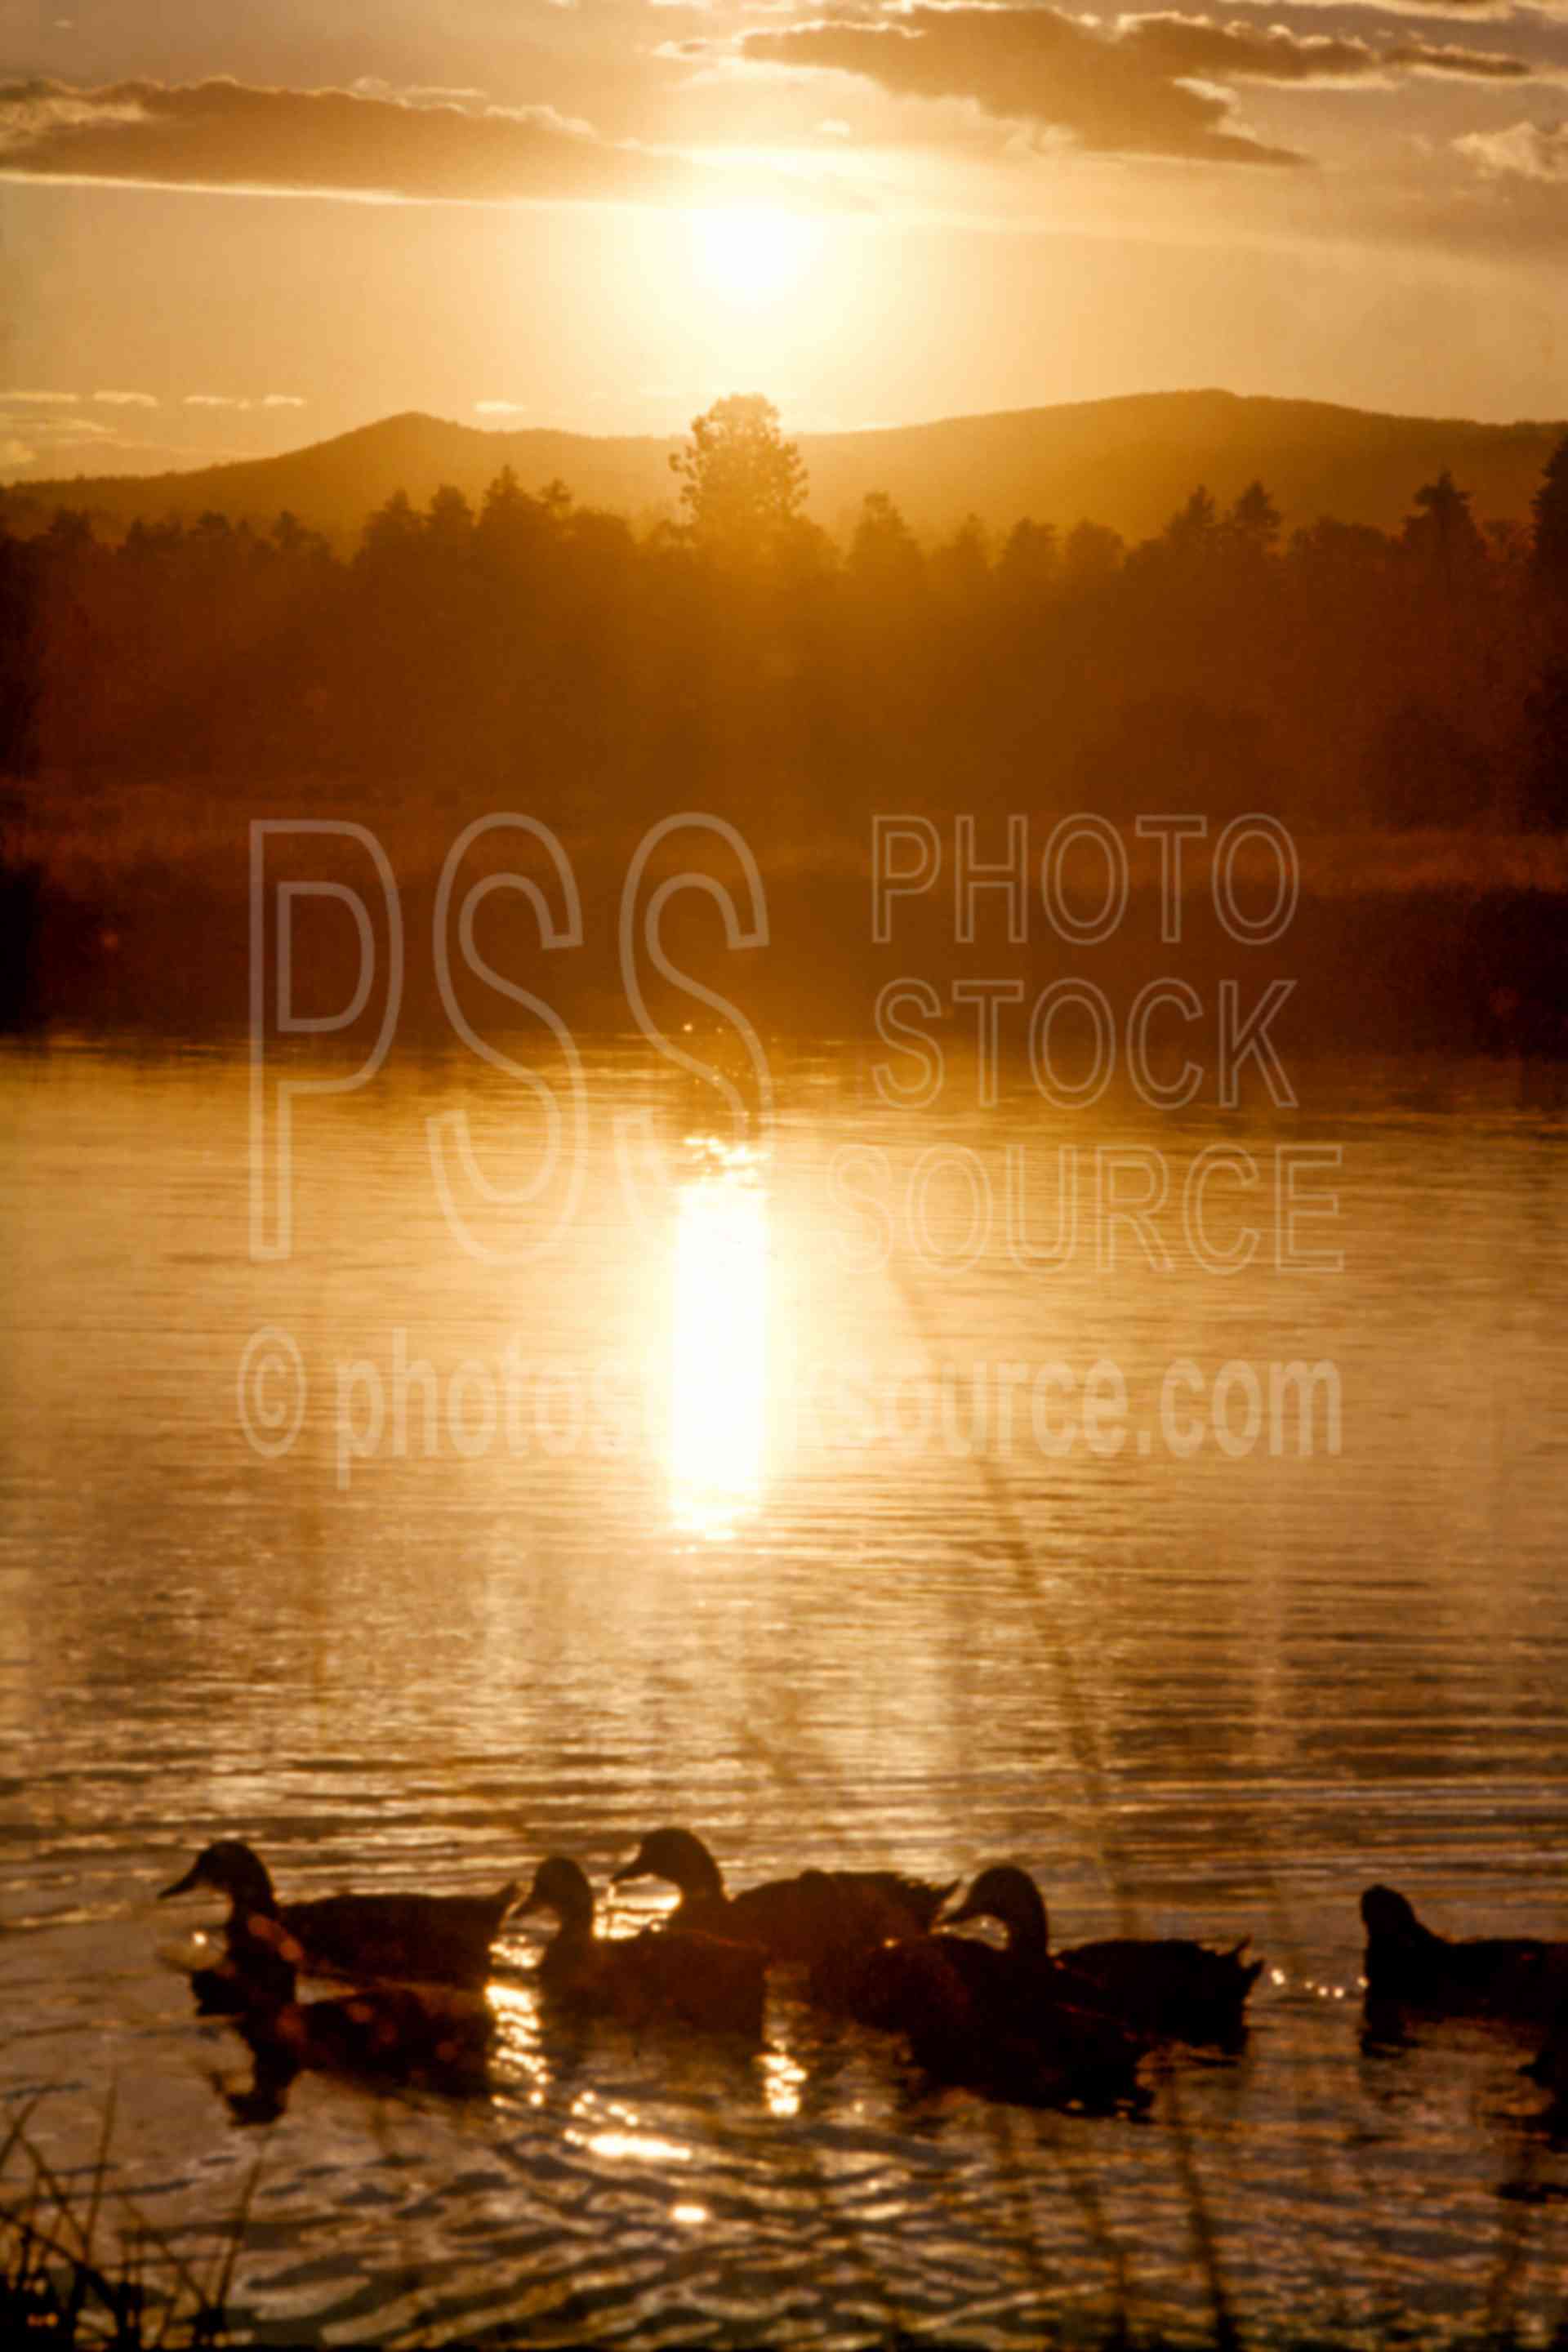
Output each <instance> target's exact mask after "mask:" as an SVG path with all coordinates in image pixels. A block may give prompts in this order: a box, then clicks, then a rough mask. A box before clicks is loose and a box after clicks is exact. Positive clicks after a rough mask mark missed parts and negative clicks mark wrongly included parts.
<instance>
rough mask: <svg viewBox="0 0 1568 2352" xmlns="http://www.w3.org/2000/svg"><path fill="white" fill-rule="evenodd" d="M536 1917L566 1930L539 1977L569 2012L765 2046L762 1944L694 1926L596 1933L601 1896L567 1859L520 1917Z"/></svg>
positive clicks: (545, 1875)
mask: <svg viewBox="0 0 1568 2352" xmlns="http://www.w3.org/2000/svg"><path fill="white" fill-rule="evenodd" d="M534 1911H544V1912H552V1913H553V1914H554V1916H555V1918H556V1919H557V1920H558V1922H559V1923H560V1924H559V1926H558V1927H557V1930H556V1933H555V1935H554V1936H553V1937H552V1939H551V1941H550V1942H549V1943H548V1944H547V1945H546V1946H545V1948H544V1951H543V1954H542V1957H541V1959H540V1962H539V1970H538V1974H539V1981H540V1984H541V1987H542V1990H543V1991H544V1992H545V1993H546V1994H547V1995H549V1996H550V1997H551V1998H552V1999H553V2000H558V2001H559V2002H560V2003H561V2004H562V2005H563V2007H568V2008H573V2009H576V2010H580V2011H584V2012H586V2013H587V2014H589V2015H595V2016H612V2017H618V2018H620V2019H622V2020H623V2021H625V2022H626V2023H627V2024H631V2025H637V2026H643V2025H648V2024H653V2023H657V2022H658V2021H675V2022H679V2023H680V2024H683V2025H690V2026H696V2027H699V2028H700V2029H701V2030H702V2031H704V2032H717V2033H737V2034H742V2035H744V2037H745V2038H746V2039H747V2040H748V2041H752V2042H760V2041H761V2040H762V2038H763V1990H764V1986H763V1979H764V1977H765V1973H766V1967H767V1962H766V1958H765V1956H764V1954H763V1953H762V1952H761V1951H759V1950H758V1949H757V1948H756V1947H755V1946H754V1945H752V1944H741V1943H732V1942H727V1941H725V1940H724V1939H723V1938H721V1937H718V1936H710V1935H707V1934H704V1933H701V1932H700V1931H696V1930H692V1929H686V1928H676V1929H668V1928H652V1927H645V1928H644V1929H643V1931H642V1933H641V1934H640V1935H637V1936H627V1937H614V1938H612V1937H604V1936H599V1935H596V1934H595V1927H594V1890H593V1888H592V1887H591V1886H590V1885H589V1884H588V1881H587V1879H586V1877H585V1876H584V1873H583V1871H582V1870H581V1868H580V1867H579V1866H578V1864H576V1863H575V1862H573V1861H572V1860H571V1859H570V1858H569V1857H568V1856H567V1855H565V1854H551V1855H550V1856H549V1857H548V1858H547V1859H546V1860H545V1861H543V1862H542V1863H541V1864H540V1865H539V1868H538V1869H537V1870H536V1871H535V1873H534V1874H533V1884H532V1885H531V1887H530V1888H529V1891H528V1895H527V1896H526V1898H525V1900H524V1901H523V1903H522V1905H521V1908H520V1912H519V1916H520V1917H521V1916H527V1915H528V1914H529V1913H530V1912H534Z"/></svg>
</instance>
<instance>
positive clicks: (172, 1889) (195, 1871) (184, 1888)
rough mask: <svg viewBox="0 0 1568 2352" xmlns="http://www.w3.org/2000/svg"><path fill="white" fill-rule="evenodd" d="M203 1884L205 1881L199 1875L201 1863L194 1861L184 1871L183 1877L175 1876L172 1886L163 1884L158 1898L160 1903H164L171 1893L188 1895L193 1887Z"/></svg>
mask: <svg viewBox="0 0 1568 2352" xmlns="http://www.w3.org/2000/svg"><path fill="white" fill-rule="evenodd" d="M201 1885H205V1880H204V1879H203V1877H202V1875H201V1864H200V1863H195V1862H194V1863H193V1864H191V1867H190V1868H189V1870H187V1871H186V1873H185V1874H184V1878H176V1879H175V1881H174V1885H173V1886H165V1887H164V1888H163V1892H162V1893H161V1894H160V1895H159V1897H158V1900H159V1902H160V1903H166V1902H167V1901H168V1899H169V1897H170V1895H189V1894H191V1893H192V1892H193V1890H194V1889H195V1888H196V1887H198V1886H201Z"/></svg>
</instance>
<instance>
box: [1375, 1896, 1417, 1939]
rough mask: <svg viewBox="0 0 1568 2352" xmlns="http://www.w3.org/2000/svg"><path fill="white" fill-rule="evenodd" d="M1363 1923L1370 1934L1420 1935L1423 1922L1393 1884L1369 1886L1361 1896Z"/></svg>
mask: <svg viewBox="0 0 1568 2352" xmlns="http://www.w3.org/2000/svg"><path fill="white" fill-rule="evenodd" d="M1361 1916H1362V1924H1363V1927H1365V1929H1366V1932H1367V1934H1368V1935H1369V1936H1376V1937H1384V1936H1397V1937H1410V1936H1419V1934H1420V1933H1421V1923H1420V1921H1419V1920H1418V1919H1417V1918H1416V1916H1415V1912H1414V1911H1413V1910H1412V1909H1411V1907H1410V1905H1409V1903H1408V1902H1407V1901H1406V1900H1405V1896H1404V1895H1400V1894H1397V1893H1396V1892H1395V1891H1394V1888H1393V1887H1392V1886H1369V1887H1368V1888H1367V1890H1366V1893H1365V1894H1364V1895H1363V1896H1362V1898H1361Z"/></svg>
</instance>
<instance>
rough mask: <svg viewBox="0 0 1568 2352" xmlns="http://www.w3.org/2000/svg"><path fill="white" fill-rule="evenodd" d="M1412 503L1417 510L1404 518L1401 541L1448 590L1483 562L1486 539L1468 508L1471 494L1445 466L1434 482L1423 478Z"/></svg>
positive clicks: (1468, 575) (1475, 571)
mask: <svg viewBox="0 0 1568 2352" xmlns="http://www.w3.org/2000/svg"><path fill="white" fill-rule="evenodd" d="M1415 505H1416V509H1417V511H1416V512H1415V514H1413V515H1409V516H1407V517H1406V518H1405V529H1404V530H1403V532H1402V533H1401V538H1402V541H1403V544H1404V545H1405V548H1406V549H1407V550H1408V551H1409V552H1410V553H1411V554H1412V555H1413V556H1415V558H1416V560H1417V562H1419V563H1420V564H1421V566H1422V568H1423V569H1424V570H1425V571H1426V572H1427V574H1428V576H1429V577H1432V578H1434V579H1436V582H1437V583H1438V584H1439V585H1440V586H1441V587H1442V588H1443V589H1444V590H1446V591H1448V592H1450V593H1451V592H1452V591H1453V590H1454V589H1455V588H1456V587H1458V585H1459V583H1461V581H1463V580H1465V579H1467V578H1472V579H1473V578H1474V577H1475V575H1476V574H1477V573H1478V572H1479V571H1480V570H1481V568H1482V566H1483V565H1484V564H1485V562H1486V552H1487V548H1486V541H1485V540H1484V539H1483V538H1482V537H1481V534H1480V530H1479V527H1478V526H1477V523H1476V520H1475V517H1474V516H1473V515H1472V514H1471V512H1470V494H1469V492H1468V490H1461V489H1460V488H1459V487H1458V483H1457V482H1456V481H1455V479H1454V478H1453V476H1452V474H1450V473H1449V471H1448V469H1447V467H1446V466H1445V467H1444V468H1443V471H1442V472H1441V473H1440V474H1439V475H1438V477H1437V478H1436V481H1435V482H1424V483H1423V484H1422V486H1421V488H1419V489H1418V490H1417V491H1416V493H1415Z"/></svg>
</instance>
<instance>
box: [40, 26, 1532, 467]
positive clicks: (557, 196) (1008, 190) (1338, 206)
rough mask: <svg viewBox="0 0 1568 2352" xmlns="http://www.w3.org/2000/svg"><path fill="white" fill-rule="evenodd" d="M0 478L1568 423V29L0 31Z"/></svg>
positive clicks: (201, 28) (126, 28)
mask: <svg viewBox="0 0 1568 2352" xmlns="http://www.w3.org/2000/svg"><path fill="white" fill-rule="evenodd" d="M0 84H3V86H0V206H3V208H4V209H3V214H0V231H3V236H4V253H5V277H6V286H7V300H6V304H5V311H4V314H3V315H4V326H5V342H4V347H3V349H0V475H4V476H7V477H10V478H17V479H22V480H26V478H29V476H31V477H32V478H47V477H51V476H55V475H58V474H70V473H76V472H79V471H87V472H95V473H96V472H121V471H132V470H134V471H145V470H149V469H152V470H162V469H163V468H164V467H170V466H175V465H180V464H190V463H196V462H201V461H204V460H206V459H210V458H212V457H219V456H235V457H240V456H253V455H261V454H265V453H267V452H269V451H272V450H276V449H280V448H285V447H290V446H298V445H299V444H300V443H303V442H306V441H313V440H319V439H322V438H324V437H326V436H328V435H331V434H333V433H337V432H341V431H343V430H345V429H347V428H349V427H350V426H353V425H360V424H364V423H368V422H370V421H371V420H372V419H374V418H375V417H377V416H381V415H387V414H389V413H391V412H394V411H396V410H402V409H410V408H419V409H426V410H429V411H431V412H433V413H435V414H437V415H445V416H449V417H455V418H458V419H459V420H461V421H464V422H467V423H469V424H477V425H486V424H491V425H503V426H507V427H511V428H515V427H519V426H524V425H557V426H568V427H573V428H576V429H579V430H583V431H587V432H595V433H655V432H656V433H669V432H674V431H679V430H681V429H683V428H684V426H685V425H686V423H687V421H688V419H689V417H690V415H692V414H693V413H694V412H695V411H697V410H698V409H700V408H702V407H704V406H706V405H707V404H709V403H710V401H711V400H713V399H714V398H715V397H717V396H718V395H719V394H722V393H725V392H729V391H732V390H741V389H744V390H759V391H763V392H765V393H767V394H769V396H770V397H772V398H773V400H774V401H776V402H777V403H778V404H779V406H780V407H781V409H782V410H783V413H784V422H785V425H786V426H788V427H790V428H792V429H795V430H803V431H804V430H819V429H829V428H833V427H844V426H856V425H875V424H887V423H895V422H907V421H915V420H919V419H922V418H928V417H934V416H940V415H954V414H966V413H974V412H978V411H983V410H988V409H997V408H1016V407H1026V406H1032V405H1036V404H1047V403H1049V402H1054V401H1061V400H1079V399H1092V398H1097V397H1100V396H1102V395H1108V394H1118V393H1125V392H1142V391H1161V390H1172V389H1178V388H1182V387H1190V386H1195V385H1204V384H1219V385H1224V386H1226V387H1227V388H1228V389H1231V390H1234V391H1238V392H1267V393H1276V394H1290V395H1296V396H1300V397H1307V398H1317V399H1327V400H1339V401H1344V402H1348V403H1352V404H1356V405H1360V406H1365V407H1376V408H1388V409H1395V410H1400V411H1403V412H1405V413H1422V414H1428V415H1430V414H1447V415H1453V414H1462V415H1476V416H1484V417H1513V416H1549V417H1558V416H1562V415H1564V414H1568V341H1565V340H1564V336H1563V315H1564V310H1563V278H1564V268H1563V265H1564V263H1565V262H1568V121H1565V120H1564V118H1565V116H1568V89H1565V86H1568V0H1546V5H1531V6H1524V5H1510V0H1448V5H1447V6H1446V7H1438V6H1426V5H1414V0H1383V5H1316V0H1309V5H1289V6H1260V7H1259V6H1245V5H1238V0H1230V4H1229V5H1226V8H1225V9H1224V10H1223V11H1222V12H1218V13H1215V14H1212V15H1211V14H1206V13H1201V12H1199V11H1198V10H1197V9H1195V8H1194V9H1193V10H1192V11H1190V12H1188V11H1182V12H1177V11H1175V10H1163V11H1153V10H1150V11H1144V12H1139V13H1129V14H1125V15H1104V16H1095V15H1089V14H1085V13H1079V12H1075V11H1072V10H1069V9H1067V8H1056V7H1049V6H1044V5H1030V6H1016V5H1007V4H1006V0H984V4H983V0H892V4H891V5H888V0H839V5H826V6H823V5H810V0H799V5H796V0H709V5H703V6H694V5H679V0H678V4H677V5H665V0H575V5H557V4H556V0H441V5H433V0H384V5H382V6H380V7H379V8H376V9H374V10H372V9H369V8H365V7H363V6H359V7H350V6H347V5H342V0H228V5H225V6H222V7H213V6H211V5H197V0H157V5H153V0H41V5H40V4H39V0H0Z"/></svg>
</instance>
